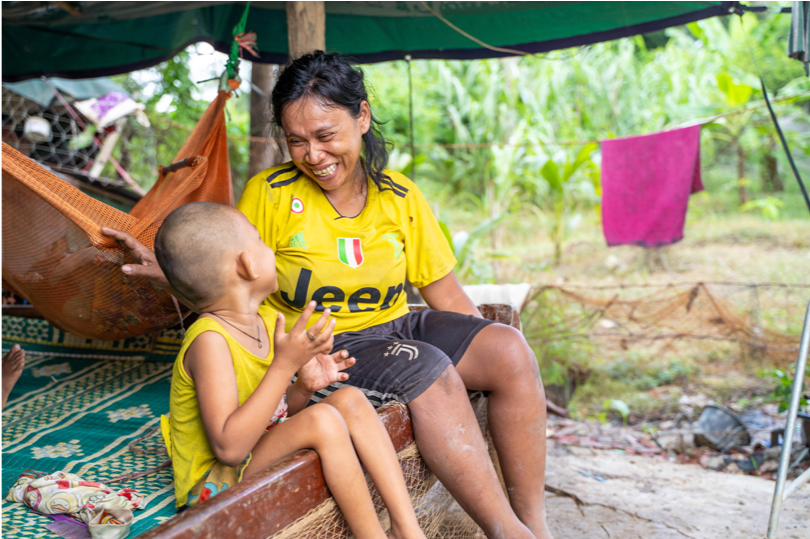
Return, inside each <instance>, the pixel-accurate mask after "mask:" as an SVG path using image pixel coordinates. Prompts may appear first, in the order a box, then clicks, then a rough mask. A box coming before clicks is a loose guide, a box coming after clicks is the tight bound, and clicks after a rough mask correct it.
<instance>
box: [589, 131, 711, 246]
mask: <svg viewBox="0 0 810 539" xmlns="http://www.w3.org/2000/svg"><path fill="white" fill-rule="evenodd" d="M702 190H703V183H702V182H701V181H700V126H699V125H696V126H693V127H685V128H683V129H675V130H673V131H664V132H663V133H655V134H652V135H642V136H638V137H628V138H621V139H611V140H603V141H602V228H603V230H604V233H605V239H606V240H607V244H608V245H609V246H611V247H613V246H615V245H638V246H641V247H647V248H650V247H662V246H664V245H669V244H671V243H675V242H677V241H680V240H681V239H682V238H683V225H684V221H685V220H686V210H687V207H688V205H689V195H690V194H692V193H697V192H698V191H702Z"/></svg>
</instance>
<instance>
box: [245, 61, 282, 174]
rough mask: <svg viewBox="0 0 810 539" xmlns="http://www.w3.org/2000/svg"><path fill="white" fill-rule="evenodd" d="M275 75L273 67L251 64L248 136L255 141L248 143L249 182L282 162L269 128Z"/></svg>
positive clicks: (256, 63) (272, 65) (274, 67)
mask: <svg viewBox="0 0 810 539" xmlns="http://www.w3.org/2000/svg"><path fill="white" fill-rule="evenodd" d="M275 71H276V66H275V65H274V64H260V63H258V62H253V65H252V69H251V73H250V81H251V82H252V83H253V87H252V88H251V90H250V136H251V137H255V139H254V138H251V140H250V161H249V164H248V177H249V178H252V177H253V176H255V175H256V174H258V173H259V172H261V171H263V170H265V169H268V168H270V167H272V166H275V165H278V164H280V163H283V162H284V155H282V153H281V151H280V149H279V146H278V144H276V142H275V141H272V140H271V139H272V138H273V131H272V129H271V127H270V121H271V115H270V94H271V93H272V92H273V84H274V82H275ZM257 88H258V90H257ZM262 94H264V95H262ZM261 139H264V140H261Z"/></svg>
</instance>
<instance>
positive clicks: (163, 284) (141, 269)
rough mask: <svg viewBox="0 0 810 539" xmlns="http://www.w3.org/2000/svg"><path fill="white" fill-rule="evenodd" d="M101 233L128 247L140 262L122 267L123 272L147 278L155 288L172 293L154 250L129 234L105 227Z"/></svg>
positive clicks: (130, 252) (133, 256)
mask: <svg viewBox="0 0 810 539" xmlns="http://www.w3.org/2000/svg"><path fill="white" fill-rule="evenodd" d="M101 233H102V234H104V235H105V236H107V237H109V238H114V239H116V240H118V243H120V244H121V245H123V246H124V247H126V248H127V250H129V254H131V255H132V258H134V259H135V260H136V261H137V262H138V263H137V264H125V265H123V266H121V271H123V272H124V273H126V274H127V275H133V276H135V277H145V278H146V279H148V280H149V282H151V283H152V285H154V286H155V288H160V289H165V290H170V291H171V285H169V281H168V279H166V276H165V275H164V274H163V270H161V269H160V266H159V265H158V263H157V259H156V258H155V252H154V251H153V250H152V249H150V248H149V247H147V246H146V245H144V244H143V243H141V242H139V241H138V240H136V239H135V237H134V236H133V235H132V234H130V233H129V232H123V231H121V230H116V229H114V228H107V227H104V228H102V229H101Z"/></svg>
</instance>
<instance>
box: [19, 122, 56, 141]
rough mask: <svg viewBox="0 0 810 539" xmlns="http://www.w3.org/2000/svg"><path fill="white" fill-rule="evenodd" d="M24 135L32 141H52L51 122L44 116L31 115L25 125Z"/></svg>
mask: <svg viewBox="0 0 810 539" xmlns="http://www.w3.org/2000/svg"><path fill="white" fill-rule="evenodd" d="M23 137H24V138H26V139H28V140H30V141H31V142H50V141H51V139H52V138H53V131H52V130H51V123H50V122H49V121H48V120H46V119H45V118H43V117H42V116H29V117H28V118H27V119H26V120H25V125H24V126H23Z"/></svg>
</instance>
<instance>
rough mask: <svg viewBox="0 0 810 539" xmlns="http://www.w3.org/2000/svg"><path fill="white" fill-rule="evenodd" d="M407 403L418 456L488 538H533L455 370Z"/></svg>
mask: <svg viewBox="0 0 810 539" xmlns="http://www.w3.org/2000/svg"><path fill="white" fill-rule="evenodd" d="M485 329H486V328H485ZM482 332H483V330H482ZM474 344H475V341H473V346H474ZM494 357H497V356H494ZM462 361H463V359H462ZM498 376H503V373H499V374H498ZM408 407H409V408H410V410H411V417H412V418H413V430H414V435H415V437H416V441H417V442H418V443H419V452H420V453H421V454H422V458H424V459H425V462H426V463H427V465H428V467H430V469H431V470H432V471H433V473H435V474H436V477H438V478H439V480H440V481H441V482H442V484H443V485H444V486H445V487H446V488H447V490H448V491H449V492H450V494H452V495H453V497H454V498H455V499H456V501H458V503H459V505H461V507H462V508H463V509H464V510H465V511H466V512H467V513H468V514H469V515H470V516H471V517H472V519H473V520H474V521H475V522H476V523H477V524H478V525H479V526H481V528H482V529H483V530H484V533H485V534H486V535H487V537H489V538H490V539H495V538H502V539H534V537H535V536H534V535H532V532H531V531H529V528H527V527H526V525H524V524H523V523H522V522H521V521H520V520H519V519H518V517H517V516H516V515H515V512H514V511H513V510H512V507H510V505H509V501H508V500H507V498H506V495H505V494H504V493H503V489H502V488H501V483H500V481H499V480H498V476H497V475H496V473H495V467H494V466H493V465H492V460H491V459H490V457H489V453H488V451H487V447H486V444H485V443H484V437H483V435H482V434H481V429H480V428H479V427H478V421H477V420H476V418H475V413H473V409H472V407H471V406H470V401H469V398H468V396H467V390H466V388H465V386H464V382H463V381H462V379H461V377H460V376H459V373H458V372H456V369H455V368H454V367H453V366H452V365H451V366H449V367H447V369H446V370H445V371H444V372H443V373H442V375H441V376H439V378H438V380H436V381H435V382H434V383H433V385H431V386H430V387H429V388H428V389H427V390H426V391H425V392H424V393H422V394H421V395H419V396H418V397H417V398H415V399H414V400H413V401H411V402H410V404H408ZM532 479H533V478H532ZM540 488H541V489H542V486H541V487H540Z"/></svg>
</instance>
